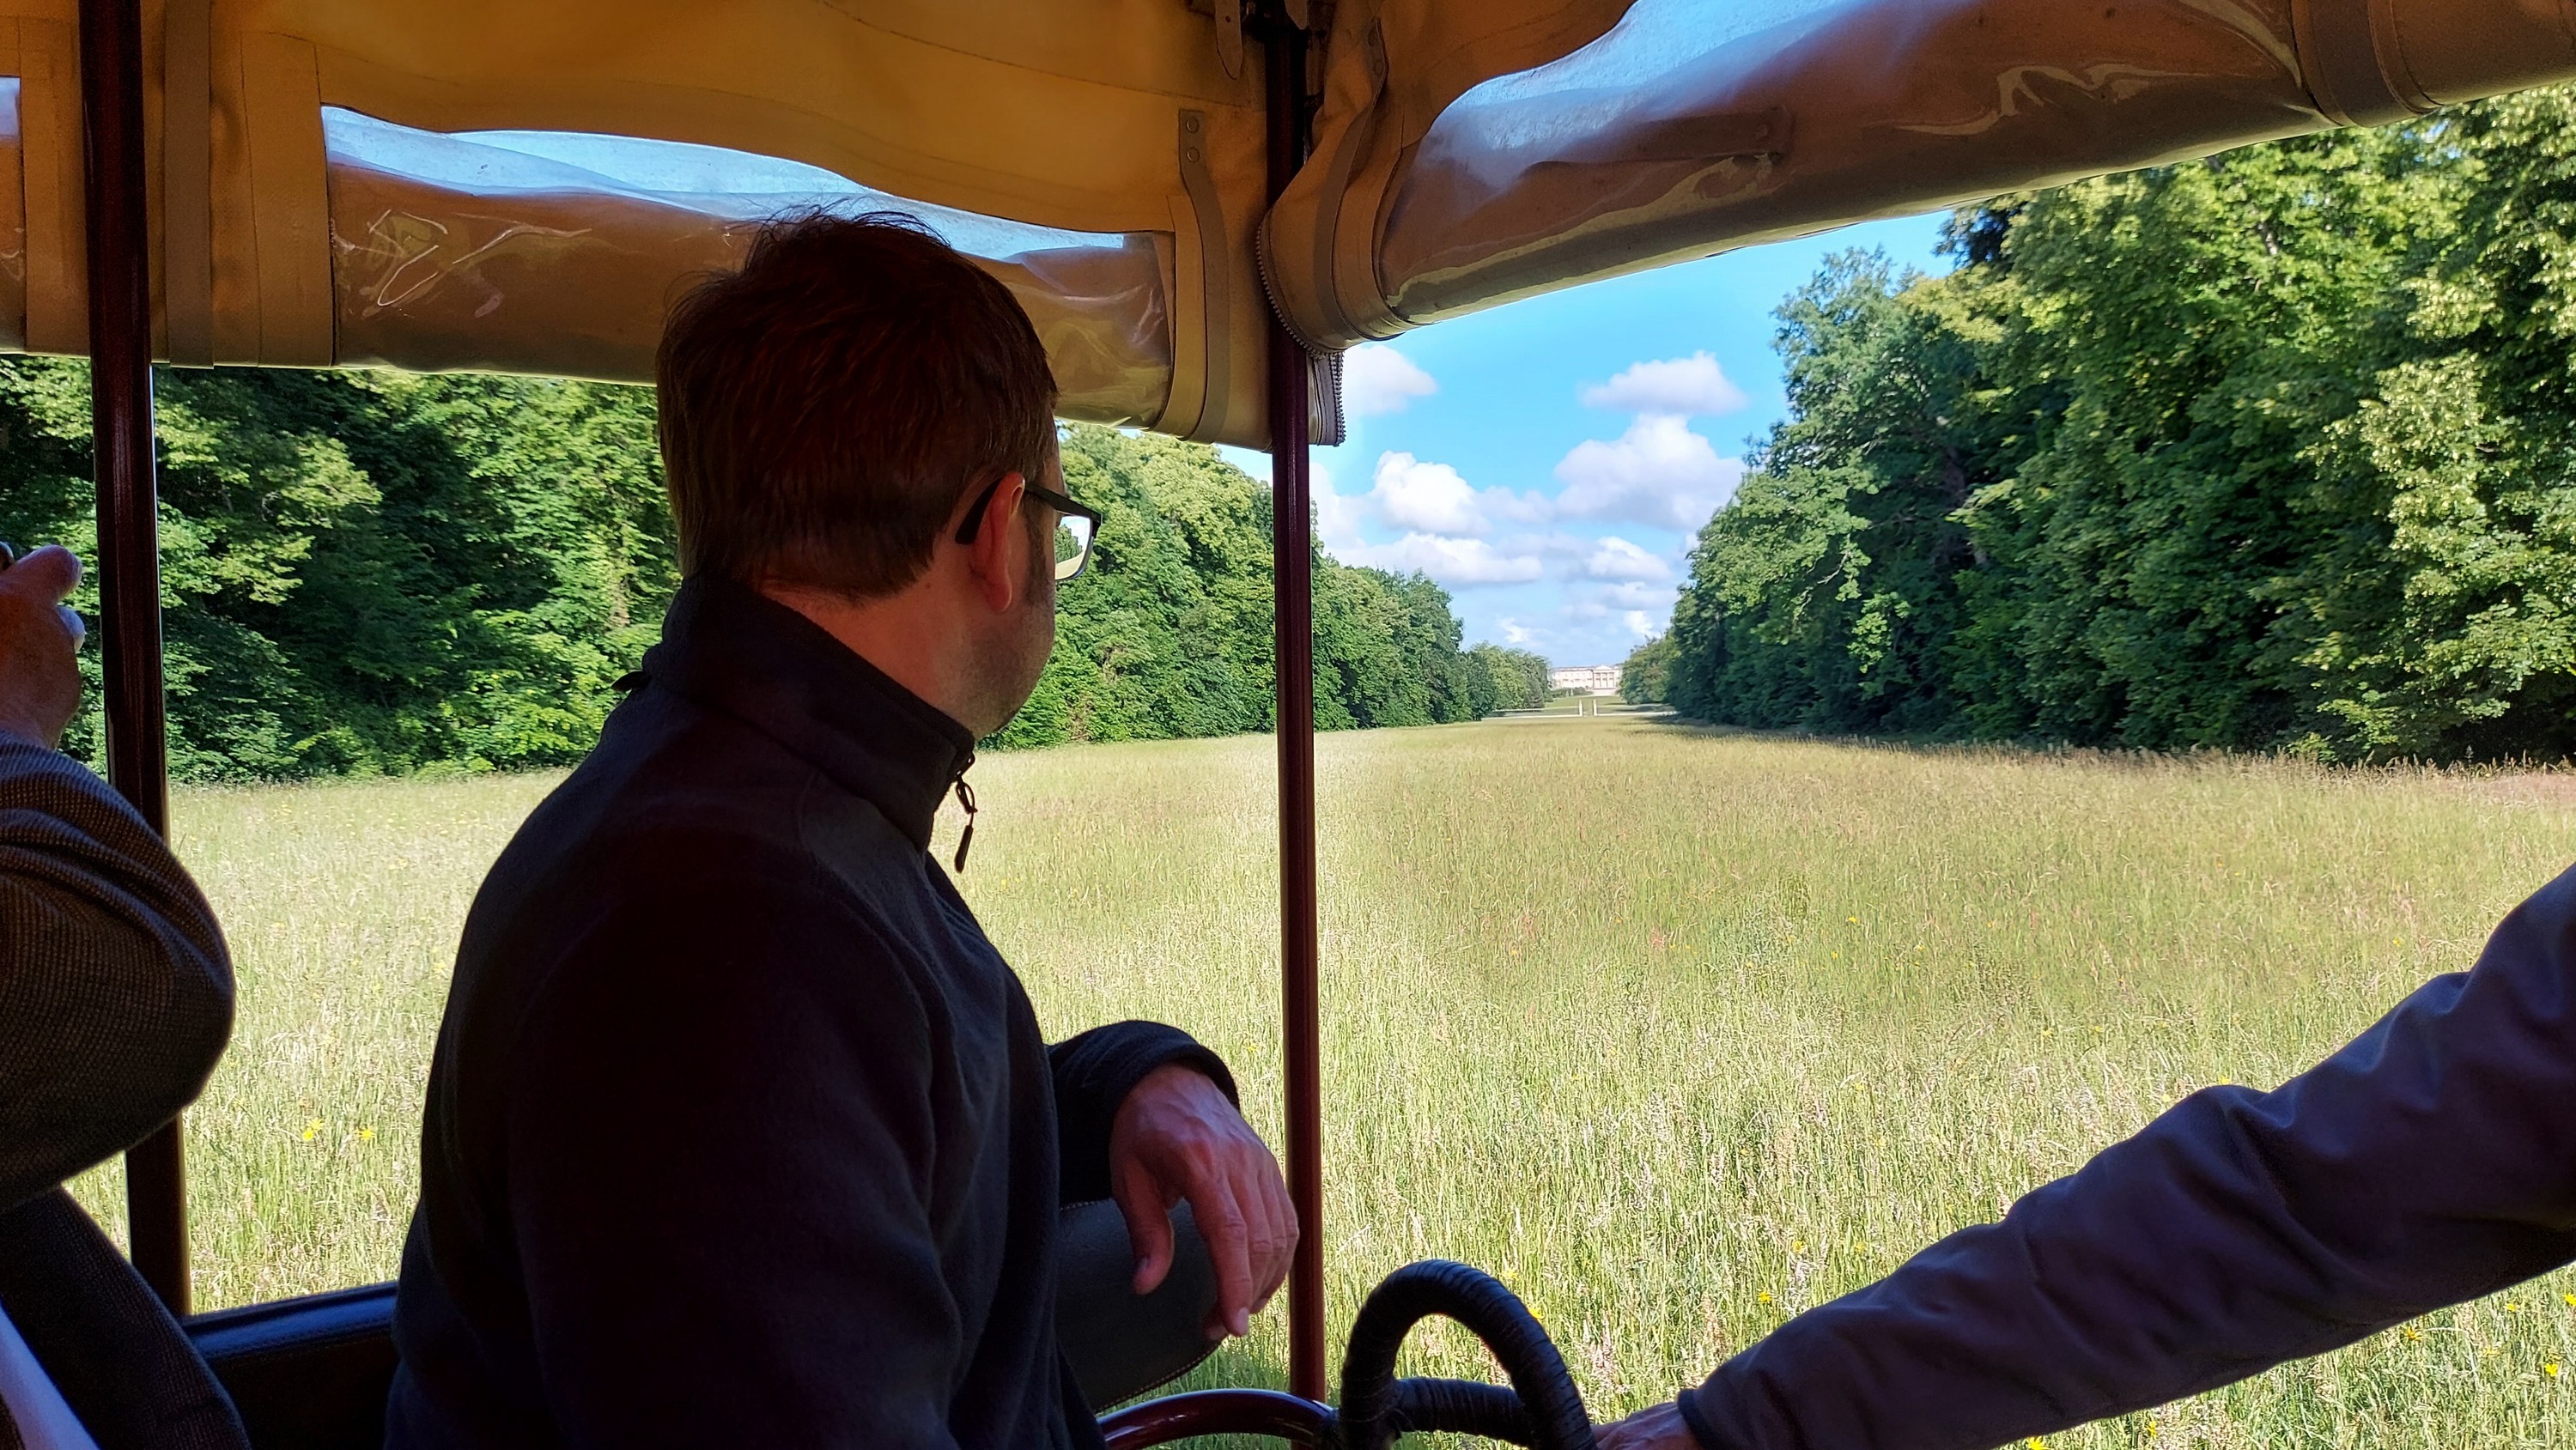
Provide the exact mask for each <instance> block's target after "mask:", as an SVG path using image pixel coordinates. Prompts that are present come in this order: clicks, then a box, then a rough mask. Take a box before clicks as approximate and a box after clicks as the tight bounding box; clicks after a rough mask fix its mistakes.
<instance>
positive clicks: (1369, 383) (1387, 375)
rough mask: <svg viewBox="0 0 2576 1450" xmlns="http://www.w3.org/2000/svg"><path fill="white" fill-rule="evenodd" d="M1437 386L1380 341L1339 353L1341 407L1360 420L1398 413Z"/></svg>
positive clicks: (1411, 360) (1425, 396) (1413, 364)
mask: <svg viewBox="0 0 2576 1450" xmlns="http://www.w3.org/2000/svg"><path fill="white" fill-rule="evenodd" d="M1438 391H1440V384H1439V383H1438V382H1437V381H1435V380H1434V379H1433V378H1432V376H1431V374H1429V373H1426V372H1424V371H1423V370H1422V369H1421V368H1420V367H1419V366H1418V365H1416V364H1415V362H1414V361H1413V359H1411V358H1409V357H1406V356H1405V355H1404V354H1402V353H1400V352H1397V351H1396V350H1395V349H1394V348H1391V347H1389V346H1387V345H1386V344H1385V343H1382V342H1364V343H1361V344H1360V345H1359V346H1357V347H1355V348H1352V349H1351V350H1350V351H1349V352H1346V353H1343V354H1342V406H1343V407H1345V408H1347V409H1349V410H1350V411H1351V412H1352V413H1354V414H1356V415H1357V416H1359V417H1362V418H1374V417H1379V416H1381V415H1384V414H1387V413H1401V412H1403V411H1404V410H1405V409H1407V408H1410V407H1412V406H1413V400H1414V399H1416V398H1427V397H1430V396H1431V395H1432V394H1433V393H1436V392H1438Z"/></svg>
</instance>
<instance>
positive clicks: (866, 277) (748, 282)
mask: <svg viewBox="0 0 2576 1450" xmlns="http://www.w3.org/2000/svg"><path fill="white" fill-rule="evenodd" d="M654 376H655V378H656V380H657V390H658V393H659V397H660V403H661V435H662V463H663V470H664V475H665V480H666V484H667V486H668V488H669V489H670V493H671V512H672V515H673V517H674V520H675V522H676V523H677V525H678V528H679V537H680V570H681V572H682V573H684V574H697V573H701V572H704V573H710V574H717V575H722V576H725V577H728V578H733V579H738V580H741V581H743V582H745V583H758V582H762V581H769V582H775V583H781V584H797V585H804V586H806V587H809V588H821V589H829V590H833V591H835V592H838V593H841V594H845V595H848V596H850V597H853V598H869V597H874V596H878V595H884V594H890V593H893V592H894V591H895V590H898V589H901V588H902V587H903V586H904V585H906V584H909V583H911V582H912V581H913V580H914V579H915V578H917V577H919V575H920V573H921V571H922V570H923V569H925V568H927V567H928V566H929V564H930V556H931V549H932V547H933V545H934V544H935V543H936V542H937V540H938V537H939V534H940V531H941V529H942V528H943V527H944V526H945V525H946V523H947V521H948V519H949V516H950V515H951V514H952V513H953V512H954V511H955V510H956V508H957V503H958V500H959V498H960V497H961V496H963V495H964V494H965V493H966V491H967V490H968V489H970V488H980V487H982V486H984V485H985V484H988V483H990V482H992V481H993V480H994V479H996V478H999V477H1000V476H1002V475H1003V474H1005V473H1010V472H1014V471H1016V472H1018V473H1020V474H1021V475H1023V476H1024V477H1026V478H1027V479H1028V480H1029V481H1030V482H1032V483H1034V482H1037V481H1038V478H1039V469H1040V468H1041V467H1042V466H1043V465H1044V463H1045V460H1046V456H1047V450H1048V449H1049V448H1050V447H1051V446H1053V444H1054V441H1055V416H1054V415H1055V379H1054V376H1053V375H1052V374H1051V373H1049V372H1048V370H1047V361H1046V351H1045V349H1044V348H1042V347H1041V346H1039V344H1038V337H1037V332H1036V330H1035V329H1033V328H1031V327H1030V326H1029V319H1028V314H1027V313H1025V312H1022V311H1021V310H1020V305H1019V303H1018V302H1017V301H1015V300H1013V299H1012V297H1011V294H1010V292H1009V291H1008V290H1007V289H1005V288H1004V287H1003V286H1002V284H1001V283H1000V282H998V281H995V280H994V279H993V278H992V276H990V275H989V274H987V273H985V272H984V271H982V270H981V269H979V268H977V267H976V266H975V265H974V264H973V263H972V262H969V261H967V260H966V259H965V258H964V257H961V256H959V255H958V254H957V253H956V252H955V251H953V250H951V249H950V248H949V246H948V244H947V243H945V242H943V241H941V240H940V239H939V238H938V237H937V236H936V235H934V234H933V233H932V232H931V231H930V230H929V229H928V228H926V227H924V226H923V225H922V224H921V223H920V222H918V221H916V220H914V219H913V218H912V217H909V216H906V215H904V214H902V213H900V212H872V213H869V214H866V215H863V216H843V215H838V214H834V213H828V212H826V213H819V214H807V215H802V216H797V217H792V218H786V219H782V220H780V221H776V222H772V223H770V224H769V225H767V226H764V227H763V228H761V230H760V232H759V234H758V235H757V236H755V237H754V238H753V240H752V244H751V250H750V253H749V255H748V256H746V257H745V258H744V260H743V265H742V270H741V271H739V272H734V273H730V274H728V275H724V276H719V277H715V278H712V279H710V280H709V281H707V282H705V283H703V284H702V285H700V286H699V287H698V288H697V289H696V290H695V291H692V292H691V293H689V294H688V295H687V296H686V297H684V298H682V299H681V301H680V303H679V305H678V306H677V307H675V308H673V309H672V312H671V317H670V321H669V322H668V323H667V324H666V325H665V327H664V328H663V332H662V347H661V352H660V355H659V357H658V358H657V359H656V360H655V365H654Z"/></svg>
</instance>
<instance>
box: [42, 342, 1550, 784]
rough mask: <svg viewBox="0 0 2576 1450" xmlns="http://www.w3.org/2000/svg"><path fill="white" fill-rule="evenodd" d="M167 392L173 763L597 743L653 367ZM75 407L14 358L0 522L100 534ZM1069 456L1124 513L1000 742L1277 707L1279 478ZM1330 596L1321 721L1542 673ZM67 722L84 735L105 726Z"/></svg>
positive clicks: (198, 773) (471, 758)
mask: <svg viewBox="0 0 2576 1450" xmlns="http://www.w3.org/2000/svg"><path fill="white" fill-rule="evenodd" d="M159 389H160V393H159V433H160V463H161V489H162V505H161V543H162V569H163V585H162V608H163V617H164V627H165V631H166V638H167V650H168V659H169V665H168V673H169V701H170V720H171V733H170V748H171V765H172V769H173V771H174V773H176V774H177V775H178V776H180V777H181V778H183V779H192V780H237V779H278V778H292V777H300V776H313V775H328V774H369V773H401V772H413V771H423V770H441V769H445V770H458V769H462V770H483V769H518V768H527V767H536V766H550V765H562V764H566V763H569V762H571V761H573V760H576V759H578V758H579V757H580V756H581V754H582V753H583V752H584V751H586V750H587V749H588V748H589V747H590V744H591V742H592V741H594V740H595V739H597V738H598V734H599V728H600V723H601V721H602V720H603V719H604V718H605V716H606V715H607V712H608V710H609V708H610V706H611V705H613V704H614V703H615V699H616V697H615V694H614V692H613V690H612V689H611V684H612V682H614V681H615V680H616V679H617V678H618V677H619V676H620V675H622V674H624V673H625V672H626V671H627V670H629V669H631V668H633V666H634V664H635V662H636V660H637V659H638V658H639V657H640V656H641V655H642V654H643V651H644V650H645V648H646V647H647V646H648V645H650V644H651V643H652V642H653V640H654V639H656V638H658V637H659V635H660V630H661V616H662V609H663V606H664V605H665V604H666V603H667V602H668V601H669V599H670V596H671V593H672V591H673V589H675V588H676V587H677V584H678V580H677V577H676V572H675V569H674V565H673V556H672V546H671V531H670V515H669V511H668V509H667V507H666V505H665V503H664V501H663V496H662V482H661V467H660V463H659V460H658V458H657V457H656V454H655V450H654V444H653V401H652V394H651V393H650V391H649V390H645V389H638V388H621V387H609V386H603V385H599V384H590V383H577V382H555V381H546V380H538V379H527V378H494V377H417V376H410V375H404V374H395V373H381V372H338V373H298V372H285V371H273V370H260V369H222V370H216V371H211V372H171V371H165V372H163V374H162V375H161V378H160V382H159ZM89 427H90V424H89V390H88V380H87V376H86V373H85V370H84V368H83V366H82V365H81V364H79V363H77V362H66V361H60V360H53V359H42V358H0V538H5V539H9V540H12V541H15V542H17V543H20V544H22V545H24V544H35V543H51V542H62V543H67V544H70V545H72V546H73V547H75V548H77V549H79V550H80V551H81V552H82V553H83V554H84V555H87V554H90V553H91V547H90V546H91V544H92V542H93V541H94V538H95V534H94V530H93V527H92V520H91V500H90V492H91V485H90V481H89V479H90V459H89ZM1065 451H1066V457H1065V469H1066V473H1067V476H1068V478H1069V480H1070V483H1071V487H1072V489H1073V491H1074V493H1076V494H1077V495H1079V496H1081V497H1083V498H1085V499H1086V500H1088V501H1090V502H1092V503H1094V504H1096V505H1098V506H1100V507H1102V508H1103V509H1105V510H1106V511H1107V512H1108V515H1109V523H1108V525H1107V527H1106V528H1105V529H1104V530H1103V531H1102V533H1101V536H1100V543H1099V556H1098V562H1097V563H1096V565H1095V566H1094V568H1093V569H1092V570H1091V571H1090V572H1088V573H1086V574H1085V575H1084V576H1083V578H1081V579H1080V580H1078V581H1076V582H1075V583H1073V584H1072V585H1069V586H1067V588H1066V589H1065V591H1064V594H1063V596H1062V599H1061V628H1060V632H1059V636H1058V641H1057V647H1056V652H1055V655H1054V657H1053V658H1052V659H1051V660H1050V661H1049V663H1048V667H1047V671H1046V676H1045V679H1044V682H1043V683H1042V684H1041V686H1040V688H1039V691H1038V694H1037V696H1036V698H1035V699H1033V700H1032V701H1031V702H1030V704H1029V707H1028V709H1027V710H1026V711H1025V712H1023V714H1022V715H1021V717H1020V718H1019V719H1018V720H1015V721H1013V722H1012V723H1011V725H1010V726H1009V727H1008V728H1006V729H1005V730H1004V731H1003V732H1002V733H1001V735H1000V737H999V738H998V740H997V741H996V743H997V744H1003V745H1042V744H1052V743H1056V742H1061V741H1068V740H1122V739H1138V738H1154V737H1165V736H1178V735H1209V734H1220V733H1226V732H1232V731H1244V730H1265V729H1267V728H1269V724H1270V689H1271V673H1270V671H1271V664H1270V661H1271V649H1270V542H1269V529H1270V517H1269V502H1270V501H1269V494H1268V492H1267V490H1265V489H1264V488H1262V487H1261V486H1260V485H1258V484H1256V483H1255V482H1253V481H1252V480H1251V479H1249V478H1246V477H1245V476H1244V475H1242V474H1241V473H1239V472H1237V471H1236V470H1235V469H1233V468H1232V467H1230V466H1228V465H1227V464H1225V463H1224V462H1222V461H1221V460H1219V459H1218V458H1217V457H1216V455H1215V453H1214V452H1213V451H1212V450H1209V449H1206V448H1202V447H1197V446H1194V445H1188V444H1181V443H1175V442H1171V441H1168V440H1163V439H1154V438H1137V437H1129V436H1125V435H1122V434H1119V433H1117V432H1114V431H1111V430H1107V429H1100V428H1074V429H1071V430H1069V431H1068V432H1067V434H1066V438H1065ZM76 602H77V603H79V604H80V606H81V608H82V609H83V611H84V612H85V613H88V614H90V615H91V616H92V617H93V618H95V609H96V600H95V594H94V593H93V592H92V591H90V590H89V589H87V588H86V587H85V588H84V592H83V597H82V598H81V599H80V600H78V601H76ZM1315 608H1316V649H1315V654H1316V668H1315V675H1316V691H1315V693H1316V712H1317V715H1318V716H1319V723H1321V724H1322V725H1324V726H1325V727H1326V728H1328V729H1337V728H1349V727H1353V726H1371V725H1413V724H1424V723H1430V722H1435V721H1448V720H1462V719H1472V718H1475V717H1476V716H1479V715H1482V714H1484V713H1485V712H1486V711H1488V710H1490V709H1491V708H1493V707H1494V706H1495V705H1496V704H1497V703H1498V702H1500V703H1504V704H1516V703H1521V702H1523V701H1525V700H1527V699H1530V698H1532V697H1533V696H1536V697H1540V698H1543V697H1544V695H1545V692H1546V666H1545V664H1544V662H1542V661H1540V660H1538V659H1537V658H1536V657H1535V656H1532V655H1528V654H1526V653H1524V652H1514V651H1502V650H1498V649H1496V648H1495V647H1493V646H1489V645H1488V646H1479V647H1477V648H1476V649H1472V650H1461V649H1460V648H1459V625H1458V621H1457V619H1456V617H1455V616H1454V615H1453V614H1452V613H1451V612H1450V608H1449V598H1448V596H1447V595H1445V594H1443V593H1442V592H1441V591H1440V590H1439V589H1438V588H1437V587H1436V586H1434V585H1433V584H1431V582H1430V581H1428V580H1426V579H1422V578H1420V577H1412V578H1403V577H1397V576H1394V575H1389V574H1385V573H1382V572H1379V571H1377V570H1372V569H1353V568H1346V567H1343V566H1341V565H1339V564H1336V563H1333V562H1332V561H1330V560H1326V559H1320V558H1319V559H1318V561H1317V564H1316V578H1315ZM86 668H88V669H90V670H91V671H92V680H93V683H95V680H96V669H97V656H96V652H95V651H91V652H89V654H88V655H87V657H86ZM68 743H69V744H70V745H71V747H72V748H73V749H74V750H75V751H77V752H83V753H86V752H90V751H93V750H95V748H96V744H97V733H96V727H95V722H94V721H90V722H83V723H82V724H81V725H80V726H78V727H76V732H75V735H74V738H73V739H72V740H71V741H70V742H68Z"/></svg>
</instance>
